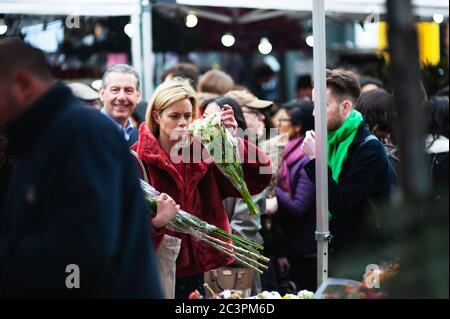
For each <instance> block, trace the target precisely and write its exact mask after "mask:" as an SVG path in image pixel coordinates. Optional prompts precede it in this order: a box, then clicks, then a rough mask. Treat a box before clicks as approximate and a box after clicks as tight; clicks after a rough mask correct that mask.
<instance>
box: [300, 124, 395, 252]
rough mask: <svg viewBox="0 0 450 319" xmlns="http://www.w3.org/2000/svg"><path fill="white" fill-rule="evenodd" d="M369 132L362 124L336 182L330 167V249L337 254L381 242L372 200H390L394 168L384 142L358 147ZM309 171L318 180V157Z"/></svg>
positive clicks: (381, 236)
mask: <svg viewBox="0 0 450 319" xmlns="http://www.w3.org/2000/svg"><path fill="white" fill-rule="evenodd" d="M368 135H370V132H369V131H368V130H367V128H365V126H364V123H362V124H361V125H360V126H359V128H358V131H357V133H356V135H355V138H354V140H353V142H352V143H351V144H350V147H349V149H348V155H347V158H346V159H345V161H344V163H343V167H342V171H341V174H340V176H339V182H338V183H336V182H335V181H334V180H333V178H332V175H331V169H330V168H328V205H329V210H330V212H331V213H332V219H331V220H330V231H331V233H332V235H333V237H334V238H333V242H332V244H331V248H332V249H333V250H334V252H335V255H337V254H341V253H345V252H346V250H347V248H349V249H351V248H354V247H355V246H356V245H361V244H362V245H369V246H371V247H373V246H372V245H379V244H382V240H383V230H382V229H380V228H379V227H378V225H377V224H378V222H382V220H381V221H380V220H377V218H376V216H374V212H373V210H372V209H371V203H370V202H369V200H370V201H371V202H372V203H381V202H382V201H383V200H387V199H388V197H389V194H390V187H391V178H392V177H391V174H392V172H391V170H390V168H389V165H388V160H387V155H386V151H385V149H384V145H383V144H382V143H381V142H380V141H378V140H376V139H374V140H370V141H368V142H366V143H365V144H364V145H363V146H361V147H359V146H360V144H361V143H362V142H363V141H364V139H365V138H366V137H367V136H368ZM305 169H306V172H307V173H308V176H309V177H310V179H311V180H312V181H315V160H312V161H310V162H309V163H308V164H307V165H306V168H305Z"/></svg>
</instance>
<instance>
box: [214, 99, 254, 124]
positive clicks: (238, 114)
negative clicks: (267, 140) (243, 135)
mask: <svg viewBox="0 0 450 319" xmlns="http://www.w3.org/2000/svg"><path fill="white" fill-rule="evenodd" d="M214 102H216V103H217V104H218V105H219V106H220V107H223V106H224V105H225V104H228V105H229V106H231V108H232V109H233V113H234V118H235V119H236V122H237V124H238V127H239V128H240V129H242V130H243V131H245V130H246V129H247V122H246V121H245V117H244V113H243V112H242V108H241V107H240V106H239V103H238V102H237V101H236V100H234V99H232V98H229V97H226V96H219V97H218V98H216V99H215V100H214Z"/></svg>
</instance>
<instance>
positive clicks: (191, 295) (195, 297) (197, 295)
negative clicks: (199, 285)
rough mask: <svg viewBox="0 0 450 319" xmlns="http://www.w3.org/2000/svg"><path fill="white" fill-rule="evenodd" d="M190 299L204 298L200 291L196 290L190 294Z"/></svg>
mask: <svg viewBox="0 0 450 319" xmlns="http://www.w3.org/2000/svg"><path fill="white" fill-rule="evenodd" d="M188 298H189V299H202V298H203V297H202V295H200V292H199V291H198V290H195V291H193V292H191V293H190V294H189V297H188Z"/></svg>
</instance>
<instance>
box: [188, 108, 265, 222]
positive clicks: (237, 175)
mask: <svg viewBox="0 0 450 319" xmlns="http://www.w3.org/2000/svg"><path fill="white" fill-rule="evenodd" d="M189 131H190V132H191V134H192V135H193V137H194V138H196V139H198V140H199V141H200V143H202V144H203V146H204V147H205V148H206V150H207V151H208V152H209V154H210V155H211V157H212V159H213V160H214V163H215V164H216V165H217V167H218V168H219V170H220V171H221V172H222V174H224V175H225V176H226V177H227V178H228V180H229V181H230V182H231V183H232V184H233V186H234V187H235V188H236V189H237V190H238V191H239V193H241V195H242V198H243V200H244V202H245V203H246V204H247V207H248V210H249V215H257V214H258V212H259V211H258V207H257V206H256V204H255V202H254V201H253V199H252V196H251V195H250V192H249V191H248V188H247V184H246V183H245V181H244V171H243V169H242V163H241V161H240V156H239V151H238V144H239V140H238V139H237V138H235V137H234V136H233V135H232V134H231V133H230V132H229V131H228V130H226V129H225V128H224V127H223V125H222V122H221V119H220V113H214V114H210V115H208V116H206V117H204V118H202V119H198V120H195V121H194V122H193V123H192V124H191V125H190V126H189Z"/></svg>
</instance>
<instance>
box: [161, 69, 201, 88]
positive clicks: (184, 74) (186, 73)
mask: <svg viewBox="0 0 450 319" xmlns="http://www.w3.org/2000/svg"><path fill="white" fill-rule="evenodd" d="M169 74H171V75H172V77H180V78H184V79H187V80H189V81H190V82H191V85H192V87H193V88H194V89H196V88H197V83H198V76H199V69H198V67H197V66H196V65H195V64H193V63H178V64H175V65H173V66H172V67H170V68H168V69H167V70H166V71H165V72H164V73H163V75H162V77H161V80H162V81H164V80H165V79H166V77H167V76H168V75H169Z"/></svg>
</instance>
